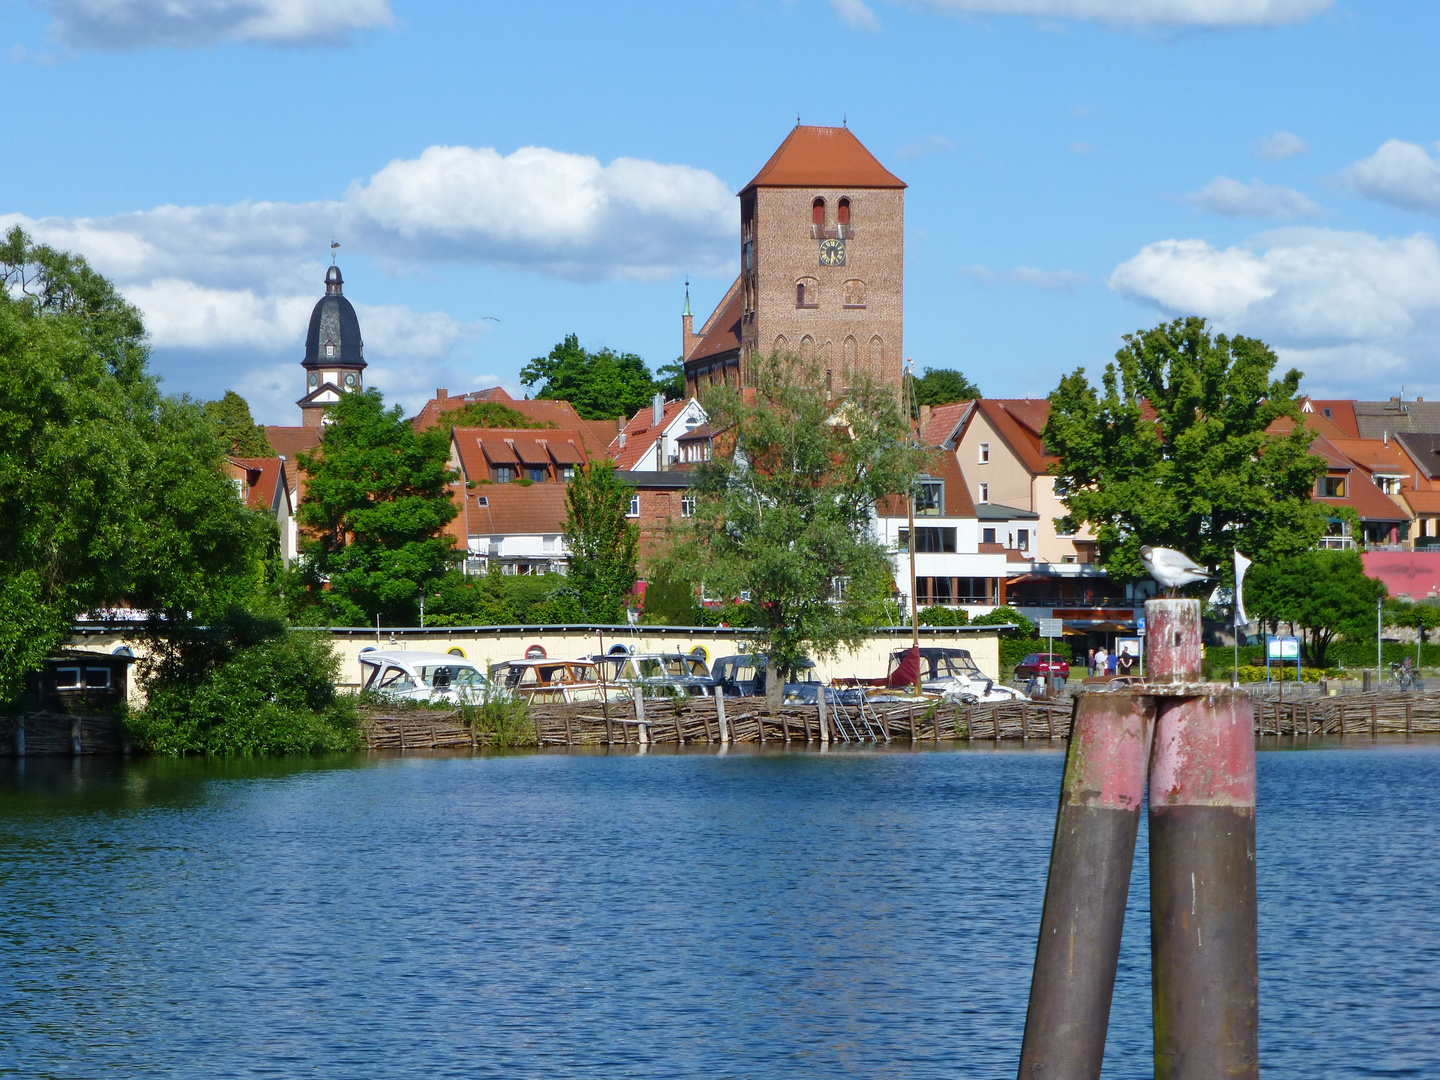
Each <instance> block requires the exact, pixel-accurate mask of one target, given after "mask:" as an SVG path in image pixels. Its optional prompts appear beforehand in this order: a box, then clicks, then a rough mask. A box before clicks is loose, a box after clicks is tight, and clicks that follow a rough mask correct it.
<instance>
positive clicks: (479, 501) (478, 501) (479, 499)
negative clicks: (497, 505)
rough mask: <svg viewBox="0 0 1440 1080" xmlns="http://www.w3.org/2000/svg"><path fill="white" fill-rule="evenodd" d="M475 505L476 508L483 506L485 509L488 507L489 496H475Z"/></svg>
mask: <svg viewBox="0 0 1440 1080" xmlns="http://www.w3.org/2000/svg"><path fill="white" fill-rule="evenodd" d="M475 505H476V506H484V507H487V508H488V507H489V505H490V498H489V496H488V495H476V496H475Z"/></svg>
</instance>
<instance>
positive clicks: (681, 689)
mask: <svg viewBox="0 0 1440 1080" xmlns="http://www.w3.org/2000/svg"><path fill="white" fill-rule="evenodd" d="M590 659H591V660H593V661H594V662H595V664H596V665H597V666H599V667H601V668H603V670H604V673H605V681H606V682H607V683H613V684H615V685H617V686H623V687H626V688H627V689H628V688H631V687H635V686H644V687H645V696H646V697H663V696H667V695H669V696H674V697H703V696H704V695H706V694H709V693H712V692H713V691H714V689H715V680H714V679H713V678H711V677H710V669H709V667H707V666H706V664H705V658H704V656H702V655H700V654H699V653H678V652H676V653H628V652H619V653H609V654H607V655H604V656H592V657H591V658H590Z"/></svg>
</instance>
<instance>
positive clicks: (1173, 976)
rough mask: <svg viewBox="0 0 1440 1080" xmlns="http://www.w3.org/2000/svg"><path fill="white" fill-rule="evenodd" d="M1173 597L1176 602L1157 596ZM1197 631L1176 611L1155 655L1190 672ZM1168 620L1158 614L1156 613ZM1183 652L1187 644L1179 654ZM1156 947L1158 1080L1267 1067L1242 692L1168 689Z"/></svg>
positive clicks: (1158, 769)
mask: <svg viewBox="0 0 1440 1080" xmlns="http://www.w3.org/2000/svg"><path fill="white" fill-rule="evenodd" d="M1156 603H1165V604H1173V603H1175V602H1174V601H1160V602H1155V601H1152V602H1151V604H1147V605H1146V608H1147V612H1146V616H1147V625H1148V620H1149V619H1150V618H1152V617H1153V616H1151V615H1150V611H1149V609H1150V608H1151V607H1152V605H1154V604H1156ZM1181 603H1186V604H1189V605H1193V607H1192V609H1191V611H1190V612H1188V613H1181V612H1174V613H1173V614H1174V615H1176V616H1179V617H1180V619H1181V621H1183V622H1186V623H1188V622H1189V621H1190V620H1192V619H1193V625H1194V628H1195V633H1194V634H1193V636H1192V635H1191V634H1190V632H1189V631H1188V629H1187V627H1186V626H1185V625H1181V624H1180V623H1179V622H1176V623H1174V624H1172V625H1169V626H1166V627H1165V636H1163V637H1160V638H1158V639H1157V640H1155V642H1154V644H1153V645H1152V651H1151V655H1152V656H1155V657H1156V658H1157V660H1158V661H1159V664H1160V665H1165V666H1167V667H1168V670H1170V671H1171V672H1173V676H1174V681H1175V682H1188V681H1191V680H1190V677H1189V673H1190V672H1192V671H1193V672H1194V673H1195V676H1198V674H1199V669H1200V647H1199V633H1198V631H1199V624H1200V605H1199V603H1198V602H1197V601H1194V600H1191V601H1182V602H1181ZM1157 621H1158V620H1157ZM1176 654H1178V655H1176ZM1150 933H1151V938H1150V949H1151V978H1152V995H1153V1001H1154V1017H1155V1080H1212V1078H1214V1080H1219V1078H1222V1077H1223V1078H1226V1080H1237V1078H1238V1080H1246V1078H1258V1077H1259V1075H1260V1064H1259V1049H1258V1044H1257V1035H1258V1027H1259V1007H1258V1000H1259V966H1258V963H1257V959H1256V944H1257V927H1256V901H1255V715H1254V707H1253V705H1252V704H1251V701H1250V699H1249V697H1248V696H1247V695H1245V694H1242V693H1240V692H1238V691H1234V690H1229V689H1218V688H1217V689H1216V690H1215V691H1214V692H1212V693H1208V694H1204V695H1197V696H1184V697H1175V698H1170V699H1162V701H1161V703H1160V706H1159V710H1158V714H1157V716H1156V720H1155V747H1154V755H1153V760H1152V762H1151V766H1150Z"/></svg>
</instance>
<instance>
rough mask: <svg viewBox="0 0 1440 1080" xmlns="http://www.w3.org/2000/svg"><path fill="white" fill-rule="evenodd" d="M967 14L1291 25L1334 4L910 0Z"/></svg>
mask: <svg viewBox="0 0 1440 1080" xmlns="http://www.w3.org/2000/svg"><path fill="white" fill-rule="evenodd" d="M912 2H914V3H918V4H920V5H923V6H926V7H932V8H936V9H938V10H940V11H947V12H953V13H956V14H967V15H1034V16H1039V17H1042V18H1060V19H1077V20H1082V21H1087V22H1100V23H1106V24H1109V25H1114V26H1215V27H1226V26H1288V25H1293V24H1295V23H1301V22H1304V21H1305V20H1306V19H1309V18H1311V17H1312V16H1314V15H1318V14H1320V13H1321V12H1322V11H1328V10H1329V9H1330V7H1331V5H1332V4H1333V2H1334V0H912Z"/></svg>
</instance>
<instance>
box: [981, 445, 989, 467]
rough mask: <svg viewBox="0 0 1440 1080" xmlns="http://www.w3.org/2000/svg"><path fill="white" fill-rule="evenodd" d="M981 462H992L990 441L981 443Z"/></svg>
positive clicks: (987, 463)
mask: <svg viewBox="0 0 1440 1080" xmlns="http://www.w3.org/2000/svg"><path fill="white" fill-rule="evenodd" d="M980 464H981V465H989V464H990V444H989V443H988V442H982V443H981V444H980Z"/></svg>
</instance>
